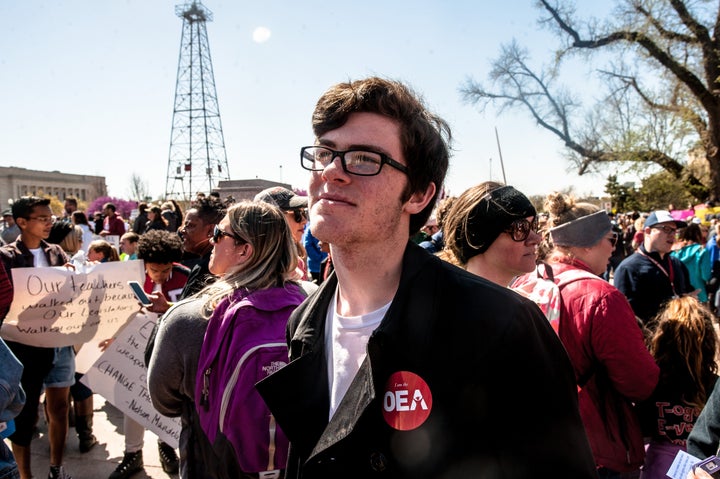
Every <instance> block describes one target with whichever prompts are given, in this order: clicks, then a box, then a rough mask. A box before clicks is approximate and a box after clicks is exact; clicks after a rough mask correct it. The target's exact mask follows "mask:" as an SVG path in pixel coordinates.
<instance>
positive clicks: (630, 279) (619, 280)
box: [613, 210, 694, 328]
mask: <svg viewBox="0 0 720 479" xmlns="http://www.w3.org/2000/svg"><path fill="white" fill-rule="evenodd" d="M685 227H687V223H685V222H684V221H679V220H676V219H675V218H673V217H672V215H671V214H670V212H669V211H667V210H656V211H653V212H652V213H650V214H649V215H648V217H647V219H646V220H645V225H644V227H643V240H642V241H643V242H642V244H641V245H640V246H639V247H638V249H637V250H636V251H635V253H633V254H631V255H630V256H628V257H627V258H625V259H624V260H623V261H622V263H620V265H619V266H618V267H617V269H616V270H615V277H614V279H613V281H614V284H615V287H616V288H617V289H619V290H620V292H622V293H623V294H624V295H625V297H626V298H627V299H628V301H629V302H630V306H632V308H633V311H635V315H636V316H637V317H638V318H640V319H641V320H642V322H643V324H645V325H650V327H651V328H652V326H653V323H652V320H653V318H655V316H656V315H657V313H658V312H659V311H660V309H661V307H662V306H663V305H664V304H665V303H666V302H667V301H669V300H670V299H672V298H675V297H678V296H682V295H684V294H688V293H690V292H692V291H693V289H694V288H693V286H692V284H691V283H690V278H689V273H688V271H687V268H686V267H685V266H684V265H683V264H682V262H681V261H680V260H679V259H678V258H675V257H673V256H671V255H670V252H671V251H672V247H673V244H674V243H675V237H676V235H677V232H678V229H680V228H685Z"/></svg>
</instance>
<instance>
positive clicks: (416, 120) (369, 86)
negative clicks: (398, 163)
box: [312, 77, 452, 235]
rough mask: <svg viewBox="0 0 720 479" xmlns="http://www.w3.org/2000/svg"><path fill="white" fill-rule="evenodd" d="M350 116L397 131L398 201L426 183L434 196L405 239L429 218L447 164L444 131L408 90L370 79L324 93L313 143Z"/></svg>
mask: <svg viewBox="0 0 720 479" xmlns="http://www.w3.org/2000/svg"><path fill="white" fill-rule="evenodd" d="M353 113H377V114H379V115H383V116H385V117H388V118H390V119H392V120H395V121H396V122H397V123H398V125H399V126H400V142H401V144H402V149H403V156H404V157H405V162H406V163H407V168H408V174H407V176H408V186H407V188H406V189H405V191H404V192H403V197H402V198H401V200H402V201H403V202H404V201H407V200H408V199H409V198H410V197H411V196H412V195H413V194H414V193H418V192H424V191H425V190H426V189H427V187H428V186H429V185H430V183H434V184H435V194H434V195H433V198H432V200H431V201H430V202H429V203H428V205H427V206H426V207H425V208H424V209H423V210H422V211H420V212H419V213H416V214H414V215H412V216H411V217H410V231H409V235H413V234H415V233H417V232H418V231H420V228H422V226H423V225H424V224H425V223H426V222H427V219H428V218H429V217H430V213H432V210H433V207H434V205H435V201H436V200H437V197H438V194H439V193H440V190H441V188H442V185H443V182H444V181H445V174H446V173H447V169H448V164H449V158H450V153H449V144H450V142H451V140H452V134H451V132H450V126H449V125H448V124H447V123H446V122H445V120H443V119H442V118H440V117H439V116H437V115H435V114H433V113H431V112H430V111H429V110H428V109H427V108H426V106H425V105H424V104H423V101H422V99H421V98H420V97H419V96H418V95H417V94H415V93H414V92H413V91H412V90H411V89H410V88H409V87H408V86H406V85H403V84H402V83H400V82H397V81H393V80H386V79H383V78H378V77H370V78H366V79H363V80H356V81H353V82H348V83H338V84H337V85H334V86H332V87H330V88H329V89H328V90H327V91H326V92H325V93H324V94H323V95H322V97H320V99H319V100H318V102H317V105H316V106H315V111H314V112H313V117H312V126H313V132H314V133H315V136H316V137H317V138H320V137H321V136H322V135H324V134H325V133H327V132H329V131H331V130H335V129H337V128H340V127H341V126H343V125H344V124H345V123H346V122H347V121H348V118H349V117H350V115H351V114H353Z"/></svg>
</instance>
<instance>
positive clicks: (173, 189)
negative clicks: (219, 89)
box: [165, 1, 230, 201]
mask: <svg viewBox="0 0 720 479" xmlns="http://www.w3.org/2000/svg"><path fill="white" fill-rule="evenodd" d="M175 14H176V15H177V16H179V17H180V18H182V19H183V29H182V38H181V40H180V58H179V60H178V70H177V81H176V84H175V106H174V109H173V121H172V131H171V133H170V154H169V159H168V169H167V178H166V181H165V197H166V198H174V199H179V200H185V201H187V200H190V199H192V198H194V197H195V194H196V193H198V192H202V193H205V194H207V193H209V192H210V191H211V190H212V189H213V187H215V186H216V185H217V181H219V180H229V179H230V172H229V171H228V163H227V156H226V153H225V139H224V137H223V131H222V123H221V122H220V108H219V106H218V100H217V93H216V91H215V77H214V75H213V67H212V59H211V58H210V46H209V43H208V37H207V29H206V26H205V23H206V22H208V21H212V19H213V16H212V12H211V11H210V10H208V9H207V8H205V7H204V6H203V5H202V3H201V2H200V1H193V2H192V3H187V4H185V5H177V6H176V7H175Z"/></svg>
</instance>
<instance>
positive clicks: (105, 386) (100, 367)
mask: <svg viewBox="0 0 720 479" xmlns="http://www.w3.org/2000/svg"><path fill="white" fill-rule="evenodd" d="M156 320H157V316H156V315H155V314H153V313H148V314H143V313H138V315H137V316H136V317H134V318H133V319H132V320H131V322H130V323H129V324H128V325H127V326H126V327H125V328H124V329H123V330H122V331H120V333H118V336H117V338H116V339H115V341H114V342H113V343H112V344H111V345H110V347H109V348H108V350H107V351H105V352H104V353H103V355H102V356H100V357H99V358H98V360H97V361H96V362H95V364H93V366H92V367H91V368H90V369H89V370H88V372H87V373H86V374H85V376H83V378H82V380H81V381H82V382H83V383H85V384H86V385H87V386H88V387H89V388H90V389H92V390H93V391H94V392H96V393H98V394H100V395H101V396H103V397H104V398H105V399H107V400H108V402H110V404H112V405H113V406H115V407H116V408H118V409H119V410H120V411H122V412H123V413H125V414H127V415H128V416H129V417H130V418H131V419H133V420H134V421H137V422H138V423H139V424H142V425H143V426H145V428H146V429H149V430H150V431H152V432H154V433H155V434H157V436H158V437H159V438H160V439H162V440H163V441H165V442H166V443H168V444H170V445H171V446H173V447H177V446H178V443H179V440H180V419H179V418H169V417H167V416H163V415H162V414H160V413H159V412H157V411H156V410H155V408H154V407H153V405H152V402H151V400H150V393H149V392H148V388H147V369H146V368H145V361H144V360H143V354H144V351H145V346H146V345H147V338H148V336H149V335H150V333H151V332H152V329H153V326H154V325H155V321H156Z"/></svg>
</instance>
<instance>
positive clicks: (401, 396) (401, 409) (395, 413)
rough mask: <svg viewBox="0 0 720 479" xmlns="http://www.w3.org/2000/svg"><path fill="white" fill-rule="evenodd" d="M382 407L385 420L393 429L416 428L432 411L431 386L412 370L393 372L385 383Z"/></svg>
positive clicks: (407, 429)
mask: <svg viewBox="0 0 720 479" xmlns="http://www.w3.org/2000/svg"><path fill="white" fill-rule="evenodd" d="M382 408H383V411H382V414H383V418H384V419H385V422H386V423H388V425H389V426H390V427H392V428H393V429H397V430H399V431H410V430H412V429H416V428H418V427H420V426H421V425H422V424H423V423H424V422H425V420H426V419H427V418H428V417H429V416H430V412H431V411H432V393H431V392H430V387H429V386H428V384H427V383H426V382H425V380H423V378H421V377H420V376H418V375H417V374H415V373H411V372H410V371H398V372H396V373H393V374H391V375H390V377H389V378H388V380H387V382H386V383H385V393H384V394H383V400H382Z"/></svg>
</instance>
